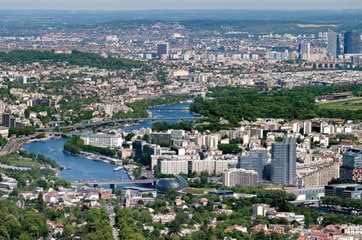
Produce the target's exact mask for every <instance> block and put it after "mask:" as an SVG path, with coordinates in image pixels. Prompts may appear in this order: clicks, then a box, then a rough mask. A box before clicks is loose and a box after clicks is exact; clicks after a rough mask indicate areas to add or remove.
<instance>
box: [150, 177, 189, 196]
mask: <svg viewBox="0 0 362 240" xmlns="http://www.w3.org/2000/svg"><path fill="white" fill-rule="evenodd" d="M187 187H188V184H187V181H186V180H185V179H184V178H183V177H181V176H180V175H175V177H174V178H161V179H159V180H157V182H156V189H157V191H158V192H161V193H165V192H167V191H170V190H173V189H174V190H181V189H184V188H187Z"/></svg>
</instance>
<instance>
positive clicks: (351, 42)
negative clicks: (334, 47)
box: [344, 30, 362, 54]
mask: <svg viewBox="0 0 362 240" xmlns="http://www.w3.org/2000/svg"><path fill="white" fill-rule="evenodd" d="M361 45H362V41H361V34H360V33H359V32H357V31H356V30H353V31H349V32H346V33H345V34H344V54H356V53H357V54H358V53H361V50H362V47H361Z"/></svg>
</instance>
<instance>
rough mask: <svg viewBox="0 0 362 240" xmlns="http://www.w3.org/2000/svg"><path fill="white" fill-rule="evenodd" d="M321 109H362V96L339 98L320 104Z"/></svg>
mask: <svg viewBox="0 0 362 240" xmlns="http://www.w3.org/2000/svg"><path fill="white" fill-rule="evenodd" d="M318 107H319V108H321V109H344V110H352V111H357V110H362V98H354V99H347V100H337V101H330V102H325V103H320V104H318Z"/></svg>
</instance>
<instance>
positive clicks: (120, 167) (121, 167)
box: [113, 166, 123, 172]
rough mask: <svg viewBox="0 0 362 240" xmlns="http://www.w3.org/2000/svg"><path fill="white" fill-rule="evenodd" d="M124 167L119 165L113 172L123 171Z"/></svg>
mask: <svg viewBox="0 0 362 240" xmlns="http://www.w3.org/2000/svg"><path fill="white" fill-rule="evenodd" d="M122 169H123V166H118V167H116V168H114V169H113V172H118V171H121V170H122Z"/></svg>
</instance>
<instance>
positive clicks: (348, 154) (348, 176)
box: [339, 149, 362, 182]
mask: <svg viewBox="0 0 362 240" xmlns="http://www.w3.org/2000/svg"><path fill="white" fill-rule="evenodd" d="M339 170H340V178H341V179H342V180H345V181H357V182H362V151H361V150H359V149H349V150H347V151H345V152H344V153H343V163H342V166H341V167H340V169H339Z"/></svg>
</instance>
